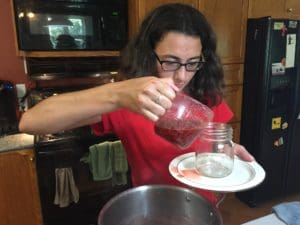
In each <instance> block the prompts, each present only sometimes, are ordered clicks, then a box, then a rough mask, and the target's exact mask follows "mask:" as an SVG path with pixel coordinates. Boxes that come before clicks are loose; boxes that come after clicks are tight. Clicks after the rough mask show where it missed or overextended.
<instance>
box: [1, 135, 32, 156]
mask: <svg viewBox="0 0 300 225" xmlns="http://www.w3.org/2000/svg"><path fill="white" fill-rule="evenodd" d="M33 144H34V135H30V134H24V133H19V134H13V135H6V136H2V137H0V152H5V151H12V150H20V149H28V148H33V146H34V145H33Z"/></svg>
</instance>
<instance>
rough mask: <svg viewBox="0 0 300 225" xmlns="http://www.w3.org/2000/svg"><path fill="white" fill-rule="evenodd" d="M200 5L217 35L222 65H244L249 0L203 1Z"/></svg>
mask: <svg viewBox="0 0 300 225" xmlns="http://www.w3.org/2000/svg"><path fill="white" fill-rule="evenodd" d="M199 4H200V5H199V9H200V11H202V12H203V13H204V15H205V16H206V17H207V19H208V20H209V22H210V23H211V24H212V26H213V28H214V30H215V32H216V33H217V41H218V45H217V51H218V53H219V55H220V57H221V60H222V63H223V64H227V63H243V62H244V51H245V46H244V45H245V36H246V24H247V10H248V0H227V1H223V0H202V1H200V3H199Z"/></svg>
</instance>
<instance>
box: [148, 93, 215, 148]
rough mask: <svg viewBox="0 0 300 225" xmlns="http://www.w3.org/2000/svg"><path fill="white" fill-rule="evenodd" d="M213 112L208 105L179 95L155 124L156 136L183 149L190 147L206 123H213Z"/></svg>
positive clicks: (181, 94)
mask: <svg viewBox="0 0 300 225" xmlns="http://www.w3.org/2000/svg"><path fill="white" fill-rule="evenodd" d="M212 119H213V112H212V111H211V109H209V108H208V107H207V106H206V105H204V104H202V103H201V102H198V101H196V100H195V99H193V98H191V97H189V96H187V95H185V94H183V93H177V95H176V97H175V99H174V100H173V103H172V106H171V108H170V109H168V110H167V112H166V113H165V114H164V115H163V116H161V117H160V118H159V120H158V121H157V122H156V123H155V126H154V130H155V132H156V134H158V135H159V136H161V137H162V138H164V139H165V140H167V141H169V142H171V143H173V144H175V145H176V146H178V147H179V148H181V149H184V148H187V147H189V146H190V145H191V144H192V143H193V141H194V140H195V138H196V137H197V136H198V134H199V133H200V131H201V129H202V127H204V126H205V124H206V123H208V122H210V121H212Z"/></svg>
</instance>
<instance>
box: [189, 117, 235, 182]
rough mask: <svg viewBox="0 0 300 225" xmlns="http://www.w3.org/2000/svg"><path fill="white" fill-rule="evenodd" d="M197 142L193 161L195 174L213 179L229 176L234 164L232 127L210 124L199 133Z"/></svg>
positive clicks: (222, 124)
mask: <svg viewBox="0 0 300 225" xmlns="http://www.w3.org/2000/svg"><path fill="white" fill-rule="evenodd" d="M198 141H199V145H198V146H197V149H196V159H195V160H196V161H195V168H196V170H197V172H198V173H200V174H202V175H204V176H207V177H213V178H221V177H225V176H227V175H229V174H230V173H231V172H232V169H233V163H234V151H233V142H232V127H231V126H230V125H228V124H224V123H214V122H210V123H208V124H207V126H206V127H205V128H203V129H202V131H201V132H200V135H199V140H198Z"/></svg>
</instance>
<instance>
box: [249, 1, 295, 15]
mask: <svg viewBox="0 0 300 225" xmlns="http://www.w3.org/2000/svg"><path fill="white" fill-rule="evenodd" d="M296 1H297V0H296ZM263 16H272V17H277V18H278V17H284V0H276V1H274V0H263V1H262V0H249V11H248V17H249V18H256V17H263Z"/></svg>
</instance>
